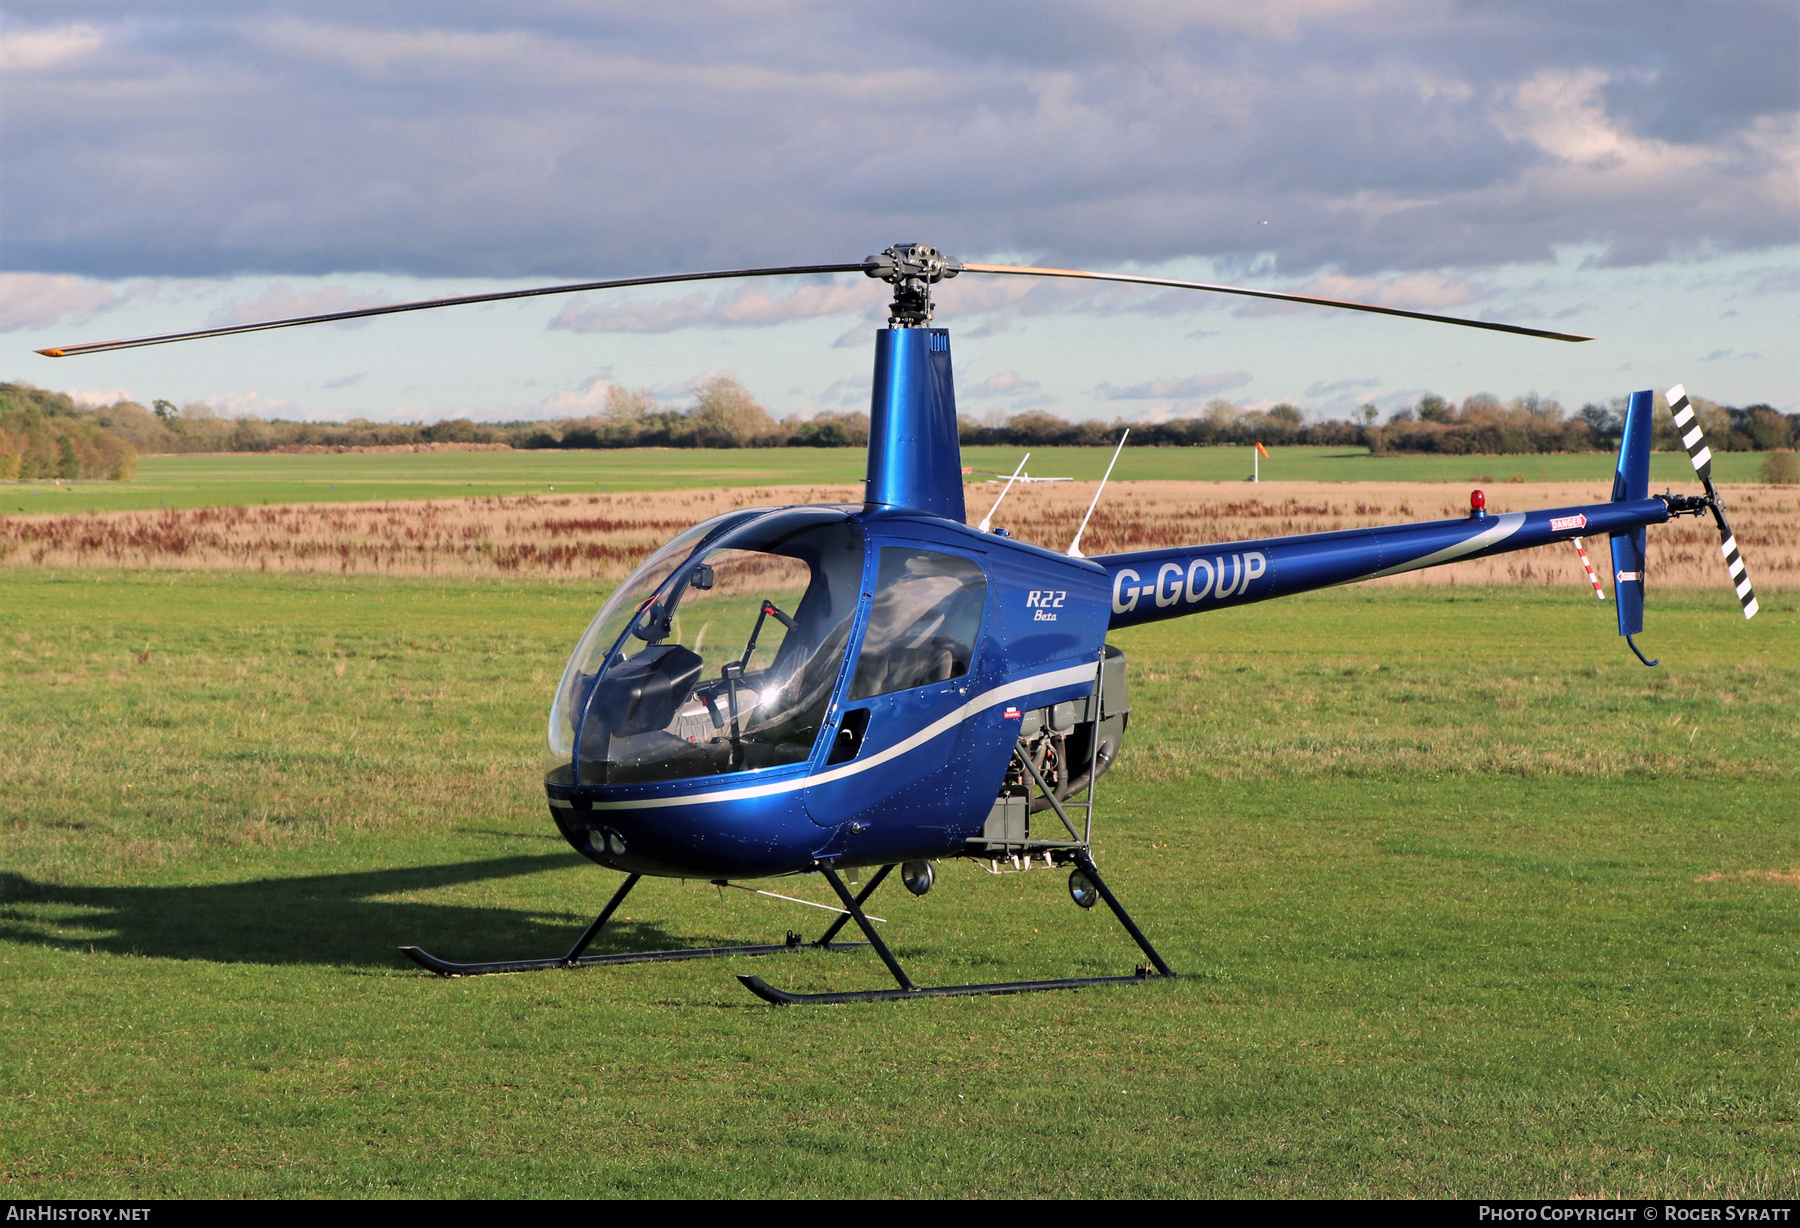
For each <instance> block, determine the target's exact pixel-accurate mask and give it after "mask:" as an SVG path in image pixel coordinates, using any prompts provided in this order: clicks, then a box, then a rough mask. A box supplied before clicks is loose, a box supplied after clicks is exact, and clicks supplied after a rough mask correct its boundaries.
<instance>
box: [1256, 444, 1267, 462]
mask: <svg viewBox="0 0 1800 1228" xmlns="http://www.w3.org/2000/svg"><path fill="white" fill-rule="evenodd" d="M1256 450H1257V451H1258V452H1261V453H1262V457H1263V459H1264V460H1268V459H1269V450H1268V449H1267V448H1265V447H1263V446H1262V444H1261V442H1260V441H1259V442H1258V443H1257V445H1256Z"/></svg>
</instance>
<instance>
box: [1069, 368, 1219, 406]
mask: <svg viewBox="0 0 1800 1228" xmlns="http://www.w3.org/2000/svg"><path fill="white" fill-rule="evenodd" d="M1250 380H1251V376H1250V373H1249V372H1248V371H1219V372H1216V373H1214V374H1212V375H1184V376H1180V377H1178V378H1175V379H1155V380H1147V381H1145V382H1144V383H1142V384H1131V385H1128V386H1126V387H1124V388H1120V387H1117V386H1116V385H1113V384H1100V385H1098V386H1097V387H1096V388H1095V389H1094V395H1095V396H1099V397H1104V398H1105V399H1107V400H1109V401H1160V400H1173V401H1192V400H1197V399H1199V398H1201V397H1210V396H1216V395H1218V394H1219V393H1221V392H1225V391H1227V390H1228V389H1231V388H1241V387H1243V386H1244V385H1245V384H1248V383H1249V382H1250Z"/></svg>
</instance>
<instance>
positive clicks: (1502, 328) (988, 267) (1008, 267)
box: [962, 263, 1593, 341]
mask: <svg viewBox="0 0 1800 1228" xmlns="http://www.w3.org/2000/svg"><path fill="white" fill-rule="evenodd" d="M962 271H963V272H965V273H1005V274H1010V275H1012V276H1015V277H1072V278H1076V279H1078V280H1082V281H1119V282H1125V283H1127V284H1130V285H1134V286H1168V287H1171V288H1172V289H1176V290H1210V291H1211V292H1212V293H1214V294H1241V295H1243V296H1244V297H1246V298H1266V299H1274V300H1275V301H1276V302H1279V303H1305V304H1308V305H1309V306H1313V307H1341V308H1343V309H1344V310H1345V311H1370V312H1374V313H1375V314H1376V315H1383V316H1404V317H1405V318H1406V319H1408V320H1429V321H1431V322H1432V323H1433V324H1460V325H1461V326H1462V327H1464V328H1485V329H1489V330H1491V331H1493V332H1497V333H1518V334H1519V335H1521V336H1524V337H1544V338H1547V339H1549V340H1551V341H1592V340H1593V338H1592V337H1581V336H1577V335H1575V334H1574V333H1553V332H1549V331H1547V330H1545V329H1541V328H1525V327H1523V326H1522V325H1518V324H1493V323H1490V322H1488V321H1486V320H1465V319H1463V318H1462V317H1460V316H1440V315H1433V314H1431V313H1430V312H1428V311H1402V310H1401V309H1400V308H1398V307H1377V306H1375V305H1374V304H1373V303H1351V302H1346V301H1344V300H1342V299H1335V298H1314V297H1313V296H1312V295H1309V294H1282V293H1281V292H1279V291H1276V290H1246V289H1244V288H1243V287H1242V286H1215V285H1210V284H1208V283H1206V282H1203V281H1176V280H1173V279H1171V278H1167V277H1139V276H1136V275H1135V274H1132V273H1089V272H1086V271H1084V270H1081V269H1040V268H1033V267H1031V266H1030V265H1022V264H967V263H965V264H964V265H963V266H962Z"/></svg>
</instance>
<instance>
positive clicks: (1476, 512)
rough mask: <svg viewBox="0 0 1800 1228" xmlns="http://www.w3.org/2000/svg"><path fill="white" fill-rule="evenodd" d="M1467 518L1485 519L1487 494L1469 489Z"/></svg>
mask: <svg viewBox="0 0 1800 1228" xmlns="http://www.w3.org/2000/svg"><path fill="white" fill-rule="evenodd" d="M1469 519H1470V520H1486V519H1487V496H1486V495H1484V494H1482V493H1481V492H1480V491H1479V490H1471V491H1470V492H1469Z"/></svg>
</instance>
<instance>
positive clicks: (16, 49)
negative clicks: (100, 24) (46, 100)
mask: <svg viewBox="0 0 1800 1228" xmlns="http://www.w3.org/2000/svg"><path fill="white" fill-rule="evenodd" d="M101 42H102V37H101V34H100V31H99V30H97V29H95V28H94V27H93V26H91V25H87V24H86V23H78V24H76V25H67V26H49V27H45V28H41V29H36V30H11V31H8V32H7V33H4V34H0V72H4V73H28V72H32V71H34V70H37V69H44V68H52V67H54V66H56V65H58V64H62V63H65V62H66V61H69V60H74V59H79V58H80V57H82V56H85V55H87V54H89V53H90V52H93V51H97V50H99V48H100V44H101Z"/></svg>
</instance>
